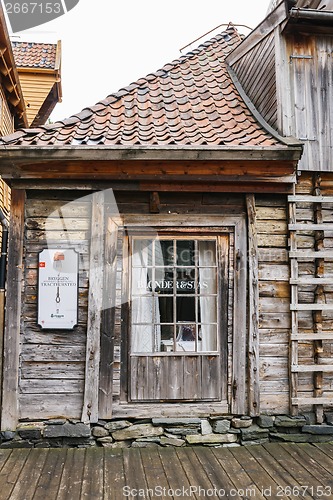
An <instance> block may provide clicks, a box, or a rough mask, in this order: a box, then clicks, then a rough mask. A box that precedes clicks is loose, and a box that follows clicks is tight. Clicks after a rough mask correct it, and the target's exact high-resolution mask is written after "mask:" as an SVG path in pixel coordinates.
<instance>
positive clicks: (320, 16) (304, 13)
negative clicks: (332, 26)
mask: <svg viewBox="0 0 333 500" xmlns="http://www.w3.org/2000/svg"><path fill="white" fill-rule="evenodd" d="M289 17H291V18H292V19H306V20H309V21H319V22H322V21H326V22H331V23H333V11H331V10H330V11H328V10H314V9H301V8H299V9H297V8H295V7H293V8H292V9H291V10H290V12H289Z"/></svg>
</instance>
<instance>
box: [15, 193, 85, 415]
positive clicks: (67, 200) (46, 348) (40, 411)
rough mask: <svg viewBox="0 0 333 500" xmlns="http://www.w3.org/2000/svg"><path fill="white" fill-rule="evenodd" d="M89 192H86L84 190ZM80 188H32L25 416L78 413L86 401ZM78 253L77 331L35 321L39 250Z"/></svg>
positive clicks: (24, 330)
mask: <svg viewBox="0 0 333 500" xmlns="http://www.w3.org/2000/svg"><path fill="white" fill-rule="evenodd" d="M85 195H86V193H85ZM78 196H79V193H77V192H76V193H71V192H69V193H65V194H64V193H62V192H57V193H51V194H50V193H48V192H47V191H45V192H38V193H34V192H28V197H27V203H26V221H25V243H24V248H25V269H24V282H25V286H24V293H23V300H22V302H23V307H22V327H21V339H20V343H21V355H20V377H19V407H20V417H21V418H48V417H52V416H59V415H62V416H67V417H74V418H80V416H81V412H82V402H83V387H84V377H85V352H86V321H87V300H88V262H89V243H90V242H89V233H90V210H91V203H90V201H91V200H90V197H87V198H79V199H77V201H73V200H75V198H78ZM54 245H57V246H58V245H60V246H63V247H66V248H68V247H70V248H74V249H75V250H77V252H78V253H79V315H78V317H79V323H78V326H77V327H75V329H74V330H73V331H71V330H68V331H66V330H65V331H64V330H58V331H57V330H46V329H45V330H42V329H41V328H40V327H39V326H38V325H37V272H38V270H37V264H38V253H39V252H40V251H41V250H43V249H44V248H47V246H50V247H51V248H52V246H54Z"/></svg>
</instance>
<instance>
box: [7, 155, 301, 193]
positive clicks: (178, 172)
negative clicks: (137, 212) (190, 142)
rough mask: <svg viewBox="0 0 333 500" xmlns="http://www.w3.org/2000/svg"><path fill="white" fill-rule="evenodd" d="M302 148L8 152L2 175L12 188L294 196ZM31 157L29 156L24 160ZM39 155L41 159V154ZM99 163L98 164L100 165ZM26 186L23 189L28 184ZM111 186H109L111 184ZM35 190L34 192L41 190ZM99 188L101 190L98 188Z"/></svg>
mask: <svg viewBox="0 0 333 500" xmlns="http://www.w3.org/2000/svg"><path fill="white" fill-rule="evenodd" d="M300 152H301V150H300V149H299V148H288V147H281V148H261V147H260V148H236V147H234V148H232V147H229V148H227V149H226V148H225V149H222V148H220V149H219V148H164V149H161V148H158V149H157V148H155V147H150V148H129V149H127V148H116V147H114V148H106V147H101V146H99V147H96V148H92V149H90V148H89V149H87V148H85V149H84V148H82V147H71V148H64V147H62V148H54V149H53V150H51V151H50V150H49V149H48V148H44V149H42V148H39V149H38V150H36V149H33V148H31V147H28V148H19V147H17V146H16V147H15V146H12V147H6V148H3V149H1V150H0V161H1V172H0V173H1V175H2V176H3V177H4V179H6V180H7V181H8V182H10V183H11V184H12V185H14V184H15V186H18V185H19V184H20V183H21V185H25V186H26V187H30V188H32V186H35V187H36V185H37V186H38V184H39V183H40V184H41V185H43V186H46V184H45V182H48V181H52V183H51V184H50V185H49V188H52V187H55V185H57V186H58V188H61V186H67V188H68V186H71V185H72V186H73V187H74V186H75V188H76V189H77V188H78V185H79V184H84V185H85V186H90V187H91V188H93V187H94V184H96V183H98V184H99V185H100V186H103V185H104V184H105V183H111V184H112V183H116V184H117V185H118V186H120V187H119V189H129V190H130V189H134V187H135V189H139V190H144V191H154V190H156V191H205V190H207V191H219V192H222V191H223V192H232V191H233V192H237V191H238V192H288V193H289V192H291V189H292V185H293V184H294V183H295V180H296V179H295V177H296V168H297V162H298V159H299V157H300ZM24 153H25V154H24ZM36 153H39V154H36ZM97 158H98V160H97ZM22 182H23V184H22ZM108 185H109V184H108ZM35 187H34V188H35ZM95 187H96V186H95Z"/></svg>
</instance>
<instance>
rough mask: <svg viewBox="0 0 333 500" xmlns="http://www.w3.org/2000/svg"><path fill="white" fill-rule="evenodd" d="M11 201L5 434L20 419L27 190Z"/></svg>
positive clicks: (3, 422)
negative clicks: (19, 387) (19, 388)
mask: <svg viewBox="0 0 333 500" xmlns="http://www.w3.org/2000/svg"><path fill="white" fill-rule="evenodd" d="M11 200H12V201H11V214H10V231H9V242H8V273H7V283H8V285H7V298H6V303H7V308H6V318H5V336H4V361H3V363H4V371H3V395H2V416H1V430H3V431H5V430H14V429H16V426H17V422H18V418H19V408H18V376H19V354H20V324H21V303H22V302H21V293H22V279H23V241H24V205H25V191H23V190H17V189H13V190H12V198H11Z"/></svg>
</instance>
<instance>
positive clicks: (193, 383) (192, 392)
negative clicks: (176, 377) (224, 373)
mask: <svg viewBox="0 0 333 500" xmlns="http://www.w3.org/2000/svg"><path fill="white" fill-rule="evenodd" d="M205 358H206V356H189V355H187V356H184V399H193V400H198V399H202V388H201V384H202V379H201V378H202V371H201V361H203V360H204V359H205ZM209 382H210V384H211V385H213V386H215V390H219V389H220V388H219V387H218V386H217V385H218V384H217V383H216V382H217V381H216V380H215V379H213V380H210V381H209ZM209 382H208V381H207V382H206V383H209Z"/></svg>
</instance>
